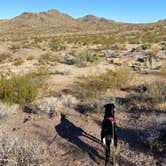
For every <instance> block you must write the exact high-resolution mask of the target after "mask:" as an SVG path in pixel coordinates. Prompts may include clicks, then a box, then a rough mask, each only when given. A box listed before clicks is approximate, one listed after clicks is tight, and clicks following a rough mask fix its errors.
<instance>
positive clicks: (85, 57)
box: [74, 51, 100, 66]
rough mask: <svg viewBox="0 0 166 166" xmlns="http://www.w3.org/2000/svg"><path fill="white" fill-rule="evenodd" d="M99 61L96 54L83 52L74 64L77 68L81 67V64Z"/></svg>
mask: <svg viewBox="0 0 166 166" xmlns="http://www.w3.org/2000/svg"><path fill="white" fill-rule="evenodd" d="M99 59H100V56H99V55H98V54H97V52H94V51H85V52H82V53H80V54H79V55H78V56H76V58H75V60H74V63H75V64H76V65H78V66H82V64H83V63H87V62H90V63H93V62H96V61H98V60H99Z"/></svg>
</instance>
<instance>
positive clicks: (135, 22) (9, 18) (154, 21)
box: [0, 9, 165, 24]
mask: <svg viewBox="0 0 166 166" xmlns="http://www.w3.org/2000/svg"><path fill="white" fill-rule="evenodd" d="M51 10H55V11H58V12H60V13H62V14H67V15H68V16H70V17H72V18H74V19H79V18H83V17H85V16H88V15H91V16H95V17H98V18H103V19H106V20H110V21H115V22H117V23H126V24H150V23H156V22H159V21H164V20H165V18H162V19H156V20H153V21H149V22H137V21H134V22H132V21H131V22H128V21H119V20H115V19H111V18H108V17H105V16H99V15H95V14H93V13H87V14H85V15H82V16H79V17H78V16H77V17H76V16H73V15H70V14H68V13H65V12H61V11H60V10H58V9H48V10H45V11H24V12H20V13H19V14H17V15H15V16H11V17H10V16H9V17H7V18H1V17H0V20H11V19H13V18H15V17H17V16H20V15H21V14H23V13H33V14H37V13H43V12H48V11H51Z"/></svg>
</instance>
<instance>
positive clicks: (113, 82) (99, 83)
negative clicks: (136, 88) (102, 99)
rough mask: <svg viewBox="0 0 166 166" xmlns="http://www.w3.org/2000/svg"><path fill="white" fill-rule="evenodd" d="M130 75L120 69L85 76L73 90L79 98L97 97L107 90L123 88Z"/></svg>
mask: <svg viewBox="0 0 166 166" xmlns="http://www.w3.org/2000/svg"><path fill="white" fill-rule="evenodd" d="M131 76H132V73H131V72H130V71H129V70H128V69H127V68H120V69H117V70H115V71H108V72H106V73H103V74H100V75H95V76H87V77H85V78H83V80H82V81H80V82H78V83H77V84H76V85H75V87H74V88H75V89H76V91H77V92H78V94H81V97H83V98H84V97H98V96H100V95H101V94H102V93H103V92H105V91H107V89H114V88H118V89H121V88H124V87H126V86H127V85H128V81H129V80H130V79H131Z"/></svg>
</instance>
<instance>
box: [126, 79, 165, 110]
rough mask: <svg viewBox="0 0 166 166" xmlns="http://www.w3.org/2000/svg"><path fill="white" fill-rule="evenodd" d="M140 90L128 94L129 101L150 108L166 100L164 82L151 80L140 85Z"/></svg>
mask: <svg viewBox="0 0 166 166" xmlns="http://www.w3.org/2000/svg"><path fill="white" fill-rule="evenodd" d="M142 87H143V88H142V90H141V91H140V90H139V91H137V90H136V92H133V93H132V94H130V95H129V99H130V102H131V103H133V104H134V105H136V106H138V107H146V108H151V107H152V106H154V105H155V104H157V103H162V102H165V101H166V83H165V82H164V81H161V82H153V83H150V84H145V85H143V86H142Z"/></svg>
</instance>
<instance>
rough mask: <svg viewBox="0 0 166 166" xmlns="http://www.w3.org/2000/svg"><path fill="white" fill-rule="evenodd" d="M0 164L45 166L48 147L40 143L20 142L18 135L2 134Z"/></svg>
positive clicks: (6, 165) (7, 165) (0, 139)
mask: <svg viewBox="0 0 166 166" xmlns="http://www.w3.org/2000/svg"><path fill="white" fill-rule="evenodd" d="M0 135H1V138H0V163H1V164H2V165H5V166H11V165H17V166H27V165H28V166H32V165H42V164H43V165H44V164H45V162H46V161H47V163H48V155H47V153H46V145H45V144H44V143H42V142H38V141H31V142H29V141H26V140H19V139H18V137H17V136H16V135H14V136H13V135H10V136H9V135H7V133H0Z"/></svg>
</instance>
